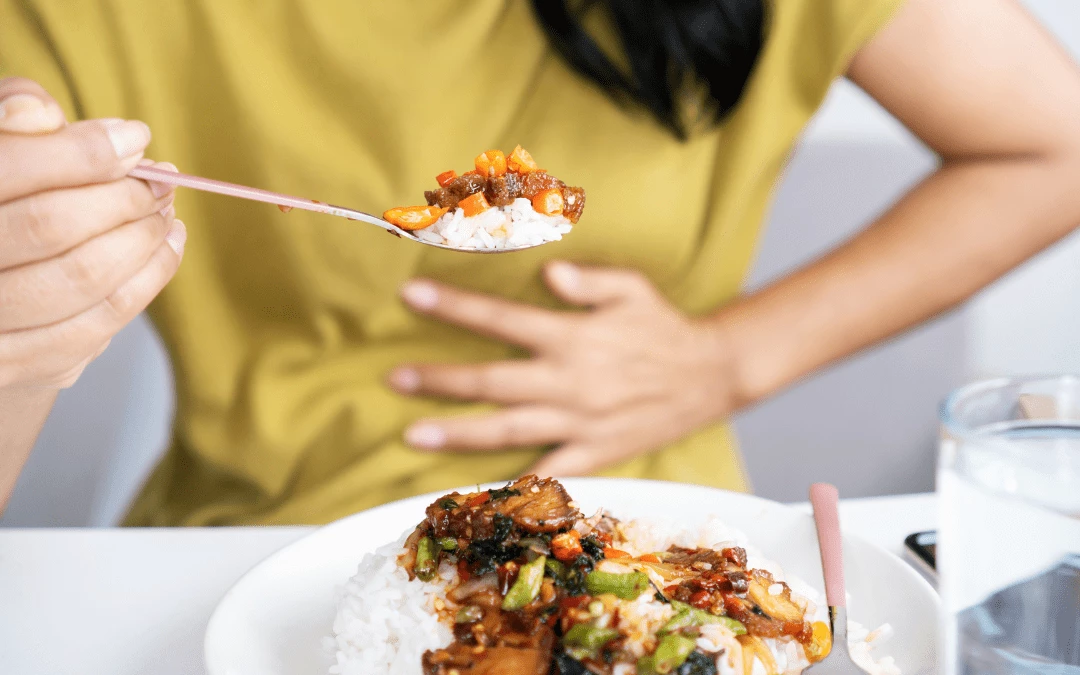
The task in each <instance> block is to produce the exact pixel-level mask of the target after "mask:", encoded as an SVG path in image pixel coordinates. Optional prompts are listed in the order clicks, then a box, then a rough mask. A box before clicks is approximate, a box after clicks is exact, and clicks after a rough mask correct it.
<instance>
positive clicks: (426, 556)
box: [413, 537, 439, 581]
mask: <svg viewBox="0 0 1080 675" xmlns="http://www.w3.org/2000/svg"><path fill="white" fill-rule="evenodd" d="M438 556H439V551H438V549H437V548H436V547H435V540H434V539H432V538H431V537H424V538H423V539H421V540H420V543H419V544H417V546H416V563H415V564H414V565H413V573H414V574H415V575H416V578H417V579H420V580H421V581H431V580H432V579H434V578H435V570H436V569H437V568H438V566H439V557H438Z"/></svg>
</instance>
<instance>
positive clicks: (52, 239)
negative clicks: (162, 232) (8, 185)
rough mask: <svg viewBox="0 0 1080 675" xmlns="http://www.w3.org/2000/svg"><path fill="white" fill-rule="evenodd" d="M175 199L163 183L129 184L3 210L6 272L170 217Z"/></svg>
mask: <svg viewBox="0 0 1080 675" xmlns="http://www.w3.org/2000/svg"><path fill="white" fill-rule="evenodd" d="M159 166H161V165H159ZM174 196H175V194H174V193H173V192H172V190H171V189H168V186H165V185H163V184H161V183H154V184H153V185H149V184H147V183H145V182H143V181H141V180H136V179H134V178H124V179H122V180H118V181H113V182H111V183H103V184H100V185H90V186H86V187H78V188H68V189H64V190H50V191H48V192H41V193H38V194H36V195H32V196H30V197H26V198H24V199H19V200H16V201H13V202H8V203H7V204H3V205H0V270H4V269H9V268H12V267H15V266H18V265H25V264H27V263H31V262H37V261H42V260H47V259H49V258H52V257H54V256H57V255H60V254H61V253H64V252H66V251H69V250H71V249H72V248H74V247H76V246H78V245H79V244H82V243H84V242H86V241H88V240H89V239H92V238H94V237H96V236H98V235H100V234H103V233H105V232H107V231H108V230H111V229H113V228H115V227H117V226H119V225H123V224H124V223H130V222H133V221H137V220H140V219H142V218H145V217H147V216H149V215H151V214H154V213H159V212H160V213H164V212H165V211H166V210H167V209H168V208H169V207H170V206H171V205H172V201H173V198H174Z"/></svg>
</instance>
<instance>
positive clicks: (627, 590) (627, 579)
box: [585, 570, 652, 600]
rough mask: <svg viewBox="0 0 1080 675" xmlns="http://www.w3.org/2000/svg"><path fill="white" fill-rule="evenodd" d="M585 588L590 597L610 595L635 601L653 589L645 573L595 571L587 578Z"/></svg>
mask: <svg viewBox="0 0 1080 675" xmlns="http://www.w3.org/2000/svg"><path fill="white" fill-rule="evenodd" d="M585 587H586V588H587V589H588V591H589V594H590V595H603V594H604V593H610V594H611V595H614V596H615V597H618V598H622V599H623V600H635V599H637V598H638V596H640V595H641V594H642V593H644V592H645V591H647V590H649V589H650V588H652V584H650V583H649V577H648V576H647V575H646V574H645V573H644V572H629V573H626V574H613V573H611V572H601V571H600V570H593V571H592V572H589V575H588V576H587V577H585Z"/></svg>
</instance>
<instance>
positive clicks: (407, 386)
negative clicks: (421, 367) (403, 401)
mask: <svg viewBox="0 0 1080 675" xmlns="http://www.w3.org/2000/svg"><path fill="white" fill-rule="evenodd" d="M390 384H391V385H392V386H393V387H394V389H397V390H398V391H404V392H410V391H416V390H417V389H419V388H420V373H418V372H417V371H415V370H413V369H412V368H398V369H397V370H395V371H394V372H392V373H390Z"/></svg>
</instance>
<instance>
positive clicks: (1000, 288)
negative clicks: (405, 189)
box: [0, 0, 1080, 526]
mask: <svg viewBox="0 0 1080 675" xmlns="http://www.w3.org/2000/svg"><path fill="white" fill-rule="evenodd" d="M1025 4H1027V5H1029V6H1030V8H1031V9H1032V11H1033V12H1034V13H1035V14H1036V15H1037V16H1038V17H1039V18H1040V19H1042V20H1043V22H1044V24H1045V25H1046V26H1047V27H1048V28H1049V29H1050V30H1051V31H1052V32H1053V33H1054V34H1056V35H1057V36H1058V38H1059V39H1060V40H1061V41H1062V42H1063V43H1064V44H1065V45H1066V46H1067V49H1069V51H1070V52H1071V53H1072V54H1073V55H1074V57H1076V58H1077V60H1078V61H1080V0H1027V1H1026V3H1025ZM972 29H973V30H974V29H976V27H975V26H973V27H972ZM1077 114H1080V111H1077ZM933 165H934V159H933V157H932V156H931V155H930V153H928V152H927V151H926V150H925V149H924V148H922V147H921V145H920V144H919V143H918V142H916V141H915V140H914V139H913V138H912V137H911V136H910V134H908V133H907V131H906V130H904V129H903V128H902V127H901V126H900V125H899V124H898V123H896V121H895V120H893V119H892V118H891V117H889V116H888V115H887V114H886V113H885V112H884V111H883V110H881V109H880V107H878V106H877V105H876V104H875V103H874V102H873V101H871V100H870V99H869V98H868V97H867V96H865V95H864V94H863V93H862V92H861V91H859V90H858V89H857V88H855V87H854V86H852V85H850V84H849V83H846V82H841V83H838V84H837V86H836V87H835V88H834V90H833V92H832V93H831V95H830V97H829V99H828V101H827V102H826V104H825V106H824V107H823V109H822V111H821V113H820V114H819V115H818V117H817V118H816V119H815V121H814V122H813V123H812V124H811V126H810V128H809V129H808V130H807V133H806V134H805V137H804V138H803V140H802V142H801V144H800V147H799V149H798V152H797V153H796V155H795V157H794V158H793V160H792V163H791V165H790V167H789V169H788V172H787V174H786V176H785V179H784V182H783V184H782V185H781V187H780V189H779V191H778V195H777V199H776V204H775V206H774V207H773V210H772V214H771V216H770V218H769V223H768V226H767V228H766V230H765V234H764V238H763V240H762V242H761V245H760V251H759V254H758V260H757V262H756V264H755V266H754V269H753V271H752V274H751V278H750V280H749V286H750V287H751V288H753V287H757V286H760V285H762V284H764V283H766V282H768V281H769V280H770V279H774V278H776V277H777V276H779V275H781V274H783V273H784V272H786V271H788V270H790V269H792V268H793V267H797V266H799V265H801V264H804V263H805V262H807V261H808V260H810V259H812V258H813V257H815V256H817V255H819V254H820V253H821V252H823V251H825V250H828V249H829V248H831V247H832V246H834V245H835V244H837V243H839V242H840V241H843V240H844V239H846V238H848V237H850V236H851V235H852V234H853V233H855V232H857V231H858V230H859V229H861V228H862V227H864V226H865V224H866V223H867V222H869V221H870V220H871V219H872V218H873V217H874V216H875V215H877V214H878V213H880V212H881V211H882V210H883V209H884V208H886V207H887V206H888V205H889V204H891V203H892V202H893V201H894V200H895V199H896V198H897V197H898V196H899V195H901V194H902V193H903V191H904V190H905V189H906V188H907V187H908V186H910V185H911V184H913V183H914V182H915V181H917V180H918V179H919V178H920V177H922V176H923V175H925V174H926V173H927V172H928V171H930V170H931V169H932V168H933ZM1077 182H1078V185H1077V188H1078V189H1080V177H1077ZM1078 299H1080V234H1077V235H1074V236H1072V237H1070V238H1069V239H1068V240H1067V241H1066V242H1064V243H1062V244H1061V245H1060V246H1058V247H1056V248H1054V249H1053V250H1051V251H1049V252H1047V253H1046V254H1044V255H1042V256H1040V257H1039V258H1038V259H1036V260H1034V261H1032V262H1031V263H1029V264H1027V265H1025V266H1024V267H1023V268H1021V269H1019V270H1017V271H1016V272H1015V273H1013V274H1012V275H1010V276H1009V277H1007V278H1006V279H1004V280H1002V281H1001V282H999V283H997V284H995V285H994V286H993V287H992V288H990V289H988V290H987V291H985V292H984V293H982V294H981V295H980V296H979V297H978V298H976V299H975V300H974V301H973V302H972V303H970V304H969V305H968V306H967V307H965V308H964V309H962V310H961V311H959V312H956V313H954V314H952V315H950V316H946V317H943V318H941V319H939V320H938V321H935V322H933V323H931V324H929V325H927V326H924V327H922V328H920V329H918V330H917V331H915V332H913V333H912V334H910V335H906V336H903V337H901V338H899V339H897V340H894V341H892V342H891V343H889V344H887V345H884V346H882V347H879V348H877V349H875V350H872V351H870V352H867V353H865V354H861V355H859V356H857V357H855V358H853V359H850V360H849V361H847V362H845V363H843V364H841V365H839V366H837V367H835V368H832V369H830V370H829V371H827V372H824V373H822V374H820V375H818V376H816V377H814V378H811V379H809V380H808V381H806V382H804V383H802V384H800V385H799V386H797V387H794V388H793V389H791V390H790V391H788V392H785V393H784V394H782V395H780V396H778V397H776V398H775V399H773V400H771V401H769V402H767V403H765V404H763V405H761V406H759V407H758V408H756V409H754V410H751V411H748V412H746V413H745V414H743V415H740V416H739V418H738V419H737V421H736V422H737V428H738V430H739V433H740V436H741V439H742V444H743V449H744V454H745V455H746V458H747V464H748V466H749V468H750V472H751V477H752V479H753V481H754V485H755V489H756V491H757V492H758V493H759V494H761V495H763V496H766V497H770V498H774V499H781V500H802V499H805V496H806V489H807V487H808V485H809V484H810V483H811V482H813V481H815V480H829V481H832V482H834V483H836V484H837V485H838V487H839V488H840V490H841V493H842V494H845V495H847V496H859V495H873V494H889V493H899V492H914V491H924V490H930V489H932V485H933V465H934V456H935V447H936V437H937V423H936V414H937V404H938V401H940V399H941V398H942V397H943V396H944V395H945V394H946V393H947V392H948V391H949V390H950V389H952V388H954V387H956V386H958V385H960V384H962V383H963V382H965V381H967V380H969V379H972V378H975V377H980V376H988V375H997V374H1014V373H1025V372H1062V371H1072V372H1080V303H1078V302H1077V300H1078ZM172 401H173V397H172V391H171V381H170V378H169V372H168V366H167V362H166V361H165V356H164V352H163V350H162V349H161V346H160V344H159V343H158V342H157V341H156V340H155V338H154V336H153V333H152V331H151V330H150V329H149V325H148V323H147V322H146V321H145V320H144V319H140V320H139V321H138V322H136V323H135V324H133V325H132V326H131V327H129V328H128V329H126V330H125V331H124V332H123V333H122V334H121V335H120V336H118V338H117V339H116V340H114V341H113V345H112V347H110V349H109V350H108V352H106V354H105V355H104V356H102V358H100V359H99V360H98V361H97V362H95V363H94V364H92V365H91V367H90V368H89V369H88V370H87V372H86V374H85V375H84V377H83V379H82V380H81V381H80V382H79V384H78V385H77V386H76V387H75V388H73V389H72V390H69V391H66V392H64V393H63V394H62V396H61V398H60V401H59V402H58V404H57V407H56V409H55V410H54V412H53V415H52V416H51V417H50V419H49V422H48V424H47V426H46V429H45V431H44V433H43V434H42V437H41V439H40V441H39V443H38V447H37V448H36V449H35V451H34V455H33V456H32V457H31V460H30V463H29V464H28V466H27V469H26V471H25V472H24V474H23V476H22V477H21V478H20V480H19V483H18V485H17V487H16V492H15V496H14V498H13V500H12V503H11V505H10V507H9V509H8V512H7V513H6V514H5V516H4V517H3V518H2V519H0V526H27V525H29V526H36V525H86V524H108V523H111V522H115V520H116V519H117V517H118V514H119V513H120V512H121V511H122V510H123V506H124V504H125V502H126V499H127V498H128V497H129V496H130V494H131V493H132V492H133V491H134V490H135V489H136V487H137V485H138V483H139V481H140V480H141V478H142V477H143V476H144V475H145V472H146V471H147V470H148V468H149V467H150V466H151V465H152V464H153V462H154V461H155V459H156V457H157V456H158V453H160V452H161V450H162V448H163V444H164V442H165V438H166V436H167V431H168V425H169V420H170V416H171V414H172ZM0 432H2V430H0Z"/></svg>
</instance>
